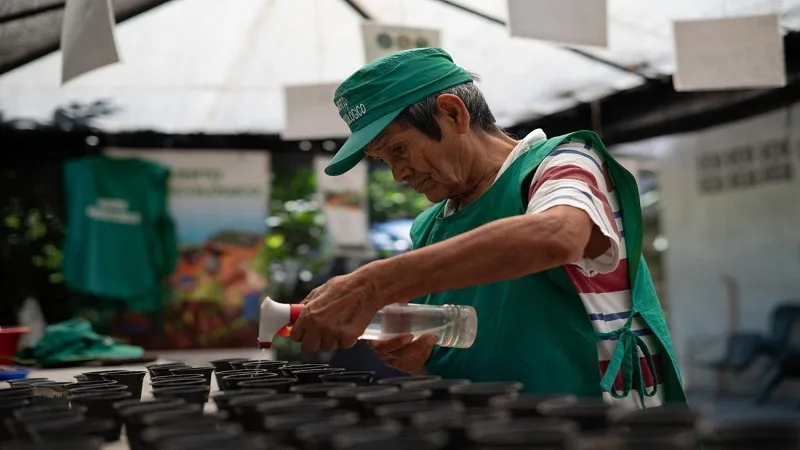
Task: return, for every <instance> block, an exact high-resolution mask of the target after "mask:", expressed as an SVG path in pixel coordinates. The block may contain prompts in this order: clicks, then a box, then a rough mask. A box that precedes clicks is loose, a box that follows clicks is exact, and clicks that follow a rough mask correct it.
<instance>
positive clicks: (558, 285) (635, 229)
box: [411, 131, 686, 403]
mask: <svg viewBox="0 0 800 450" xmlns="http://www.w3.org/2000/svg"><path fill="white" fill-rule="evenodd" d="M571 140H580V141H583V142H588V143H591V144H592V146H593V149H594V150H595V151H597V152H599V153H600V154H601V155H602V156H603V158H604V160H605V162H606V164H607V166H608V171H609V175H610V176H611V179H612V180H613V182H614V186H615V189H616V192H617V195H618V196H619V201H620V205H621V213H622V222H623V228H624V230H625V243H626V245H627V250H628V258H629V268H630V272H629V276H630V281H631V286H632V289H631V294H632V296H633V308H632V309H633V311H631V316H630V317H631V318H632V317H633V316H634V314H636V313H637V312H638V313H639V314H641V317H642V319H643V320H644V322H645V323H646V324H647V326H649V327H650V328H651V329H652V330H653V335H654V337H655V338H656V340H657V341H658V342H659V344H660V346H661V348H659V349H653V350H657V351H659V352H660V355H661V357H662V361H663V378H664V379H663V380H659V379H657V380H656V383H655V386H658V385H659V383H663V386H664V390H665V392H664V393H663V398H664V402H665V403H676V402H679V403H685V401H686V397H685V395H684V391H683V382H682V380H681V375H680V370H679V368H678V364H677V359H676V357H675V353H674V351H673V348H672V342H671V339H670V336H669V330H668V328H667V323H666V320H665V319H664V313H663V311H662V310H661V305H660V303H659V301H658V297H657V296H656V293H655V289H654V288H653V283H652V280H651V279H650V272H649V271H648V269H647V265H646V263H645V261H644V259H643V258H642V257H641V253H642V219H641V217H642V214H641V206H640V204H639V190H638V188H637V185H636V180H635V179H634V177H633V175H631V174H630V172H628V171H627V170H625V168H623V167H622V166H621V165H620V164H619V163H617V162H616V161H615V160H614V159H613V158H612V157H611V156H610V155H609V154H608V152H607V151H606V149H605V146H604V145H603V143H602V142H601V141H600V138H599V137H598V136H597V135H596V134H594V133H593V132H590V131H578V132H575V133H571V134H568V135H564V136H560V137H556V138H551V139H548V140H545V141H540V142H537V143H535V144H534V145H533V148H531V149H530V150H529V151H528V152H526V153H525V154H523V155H522V156H520V157H519V158H518V159H517V160H516V161H514V162H513V163H512V164H511V166H509V167H508V169H507V170H506V171H505V172H503V174H501V175H500V177H499V178H498V179H497V181H496V182H495V184H494V185H493V186H492V187H491V188H489V190H487V191H486V192H485V193H484V194H483V195H482V196H481V197H480V198H478V199H477V200H475V201H474V202H473V203H471V204H469V205H467V206H466V207H465V208H463V209H462V210H460V211H457V212H455V213H453V214H451V215H448V216H444V215H443V212H444V205H445V202H441V203H439V204H436V205H434V206H433V207H431V208H429V209H428V210H426V211H425V212H423V213H422V214H420V215H419V216H418V217H417V219H416V220H415V221H414V225H413V227H412V229H411V237H412V240H413V242H414V248H420V247H424V246H426V245H430V244H434V243H436V242H441V241H443V240H445V239H448V238H451V237H453V236H456V235H458V234H461V233H464V232H467V231H470V230H474V229H476V228H478V227H480V226H481V225H485V224H487V223H489V222H492V221H494V220H498V219H503V218H506V217H512V216H516V215H520V214H524V213H525V211H526V208H527V194H528V188H529V183H530V179H531V176H532V174H533V173H534V171H535V170H536V168H537V167H538V166H539V164H540V163H541V162H542V160H543V159H544V158H545V157H546V156H547V155H548V154H550V152H552V151H553V150H554V149H555V148H556V147H558V146H559V145H561V144H562V143H566V142H568V141H571ZM497 264H502V261H497ZM415 302H416V303H425V304H430V305H443V304H460V305H471V306H473V307H474V308H475V309H476V310H477V313H478V333H477V337H476V339H475V343H474V344H473V346H472V347H470V348H468V349H454V348H443V347H439V346H436V347H435V348H434V350H433V353H432V355H431V357H430V359H429V360H428V363H427V365H426V369H427V371H428V372H429V373H431V374H437V375H441V376H442V377H447V378H469V379H472V380H473V381H502V380H515V381H521V382H523V383H524V384H525V388H524V391H525V392H531V393H568V394H574V395H576V396H579V397H585V398H599V397H602V392H610V393H611V394H612V395H613V396H614V397H617V398H620V397H626V396H627V395H629V394H630V391H631V389H632V388H633V385H634V380H636V386H637V388H636V389H637V390H638V392H639V393H640V394H641V395H642V399H644V397H645V396H653V395H655V394H656V392H655V391H656V387H653V388H652V389H651V390H647V389H645V388H644V387H643V386H644V381H643V375H642V370H641V366H640V364H639V354H638V351H637V350H638V349H641V350H642V352H643V354H644V356H645V359H646V361H647V362H648V364H649V365H650V370H651V372H652V373H653V374H654V376H656V370H655V367H653V365H652V364H653V360H652V357H651V356H650V352H649V351H648V349H647V347H646V345H645V344H644V342H643V341H642V339H641V338H640V337H638V336H637V335H636V334H634V333H633V332H632V331H631V329H630V327H631V320H632V319H628V321H627V323H626V324H625V326H623V327H622V328H620V329H618V330H615V331H613V332H612V333H605V334H597V333H595V330H594V328H593V327H592V323H591V320H590V318H589V316H588V314H587V313H586V309H585V308H584V306H583V303H582V302H581V299H580V297H579V296H578V292H577V290H576V289H575V287H574V285H573V284H572V282H571V281H570V280H569V278H568V277H567V274H566V272H565V271H564V269H563V268H561V267H558V268H554V269H550V270H547V271H545V272H541V273H536V274H532V275H527V276H524V277H521V278H518V279H514V280H508V281H501V282H498V283H492V284H488V285H482V286H475V287H471V288H466V289H460V290H456V291H447V292H439V293H435V294H430V295H428V296H426V297H423V298H420V299H417V300H415ZM608 338H611V339H614V340H616V341H617V344H616V348H615V350H614V353H613V355H612V359H611V361H610V363H609V367H608V369H607V371H606V374H605V376H603V377H602V379H601V377H600V369H599V361H598V355H597V342H598V340H599V339H608ZM620 371H622V375H623V392H622V393H621V394H618V393H617V392H616V391H615V389H614V380H615V378H616V376H617V374H618V373H619V372H620Z"/></svg>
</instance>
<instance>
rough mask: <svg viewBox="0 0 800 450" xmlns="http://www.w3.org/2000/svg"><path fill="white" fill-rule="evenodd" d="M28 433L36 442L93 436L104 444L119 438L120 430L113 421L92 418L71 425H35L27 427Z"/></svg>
mask: <svg viewBox="0 0 800 450" xmlns="http://www.w3.org/2000/svg"><path fill="white" fill-rule="evenodd" d="M28 432H29V433H30V434H31V436H32V439H33V440H35V441H38V442H45V441H58V440H60V439H62V438H64V437H67V436H94V437H101V438H103V439H104V440H105V441H106V442H115V441H118V440H119V436H120V429H119V427H118V426H117V424H116V423H115V422H114V421H113V420H111V419H99V418H92V417H88V418H86V419H84V420H83V421H81V422H78V423H71V424H66V423H63V422H55V423H54V422H51V423H47V424H45V423H37V424H36V425H35V426H28Z"/></svg>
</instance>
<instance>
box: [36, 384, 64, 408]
mask: <svg viewBox="0 0 800 450" xmlns="http://www.w3.org/2000/svg"><path fill="white" fill-rule="evenodd" d="M69 384H70V383H63V382H59V381H41V382H38V383H31V384H29V385H28V386H31V387H32V388H33V397H32V398H31V403H32V404H33V405H36V406H47V405H68V404H69V400H68V399H67V397H68V396H69V391H68V390H67V386H68V385H69Z"/></svg>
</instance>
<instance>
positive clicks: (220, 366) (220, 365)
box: [209, 358, 249, 372]
mask: <svg viewBox="0 0 800 450" xmlns="http://www.w3.org/2000/svg"><path fill="white" fill-rule="evenodd" d="M237 361H249V360H248V359H247V358H225V359H215V360H214V361H209V364H211V365H212V366H214V368H215V369H217V372H224V371H226V370H234V369H233V367H232V366H231V363H232V362H237Z"/></svg>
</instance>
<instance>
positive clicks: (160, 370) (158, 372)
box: [144, 362, 190, 377]
mask: <svg viewBox="0 0 800 450" xmlns="http://www.w3.org/2000/svg"><path fill="white" fill-rule="evenodd" d="M144 367H145V369H147V371H148V372H149V373H150V376H151V377H161V376H164V375H171V374H172V372H170V370H172V369H177V368H179V367H190V366H189V365H188V364H184V363H178V362H174V363H164V364H149V365H147V366H144Z"/></svg>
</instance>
